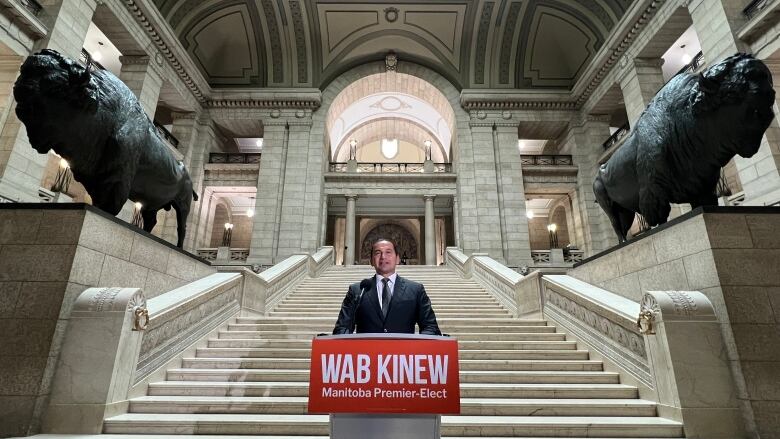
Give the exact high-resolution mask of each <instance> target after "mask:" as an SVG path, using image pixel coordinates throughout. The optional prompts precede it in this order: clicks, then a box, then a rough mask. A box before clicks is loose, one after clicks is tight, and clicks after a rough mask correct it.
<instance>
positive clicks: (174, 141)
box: [154, 121, 179, 149]
mask: <svg viewBox="0 0 780 439" xmlns="http://www.w3.org/2000/svg"><path fill="white" fill-rule="evenodd" d="M154 126H155V128H157V132H158V133H160V135H161V136H163V139H165V140H167V141H168V143H170V144H171V146H173V147H174V148H176V149H179V139H177V138H176V137H175V136H174V135H173V134H171V132H170V131H168V129H166V128H165V127H164V126H162V124H160V123H159V122H157V121H154Z"/></svg>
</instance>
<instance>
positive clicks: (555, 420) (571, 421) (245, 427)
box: [103, 413, 683, 438]
mask: <svg viewBox="0 0 780 439" xmlns="http://www.w3.org/2000/svg"><path fill="white" fill-rule="evenodd" d="M103 431H104V432H105V433H130V434H138V433H145V434H174V433H175V434H194V433H198V434H252V435H258V434H271V435H274V434H276V435H281V434H296V435H325V434H328V432H329V422H328V416H327V415H278V414H273V415H244V414H219V415H215V414H214V415H213V414H158V413H153V414H144V413H128V414H124V415H119V416H114V417H112V418H108V419H106V420H105V423H104V427H103ZM441 432H442V435H451V436H461V435H462V436H465V435H474V434H475V433H476V434H477V435H479V436H486V435H495V436H499V437H509V436H514V437H517V436H529V435H530V436H559V437H566V436H587V437H594V436H602V437H622V436H629V437H636V438H640V437H681V435H682V433H683V431H682V424H681V423H679V422H675V421H671V420H668V419H663V418H657V417H619V416H582V417H580V416H568V417H562V416H442V419H441Z"/></svg>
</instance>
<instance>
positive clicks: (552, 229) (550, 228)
mask: <svg viewBox="0 0 780 439" xmlns="http://www.w3.org/2000/svg"><path fill="white" fill-rule="evenodd" d="M547 230H549V231H551V232H555V231H556V230H558V226H557V225H555V223H552V224H549V225H547Z"/></svg>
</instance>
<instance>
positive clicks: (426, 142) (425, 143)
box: [423, 140, 431, 148]
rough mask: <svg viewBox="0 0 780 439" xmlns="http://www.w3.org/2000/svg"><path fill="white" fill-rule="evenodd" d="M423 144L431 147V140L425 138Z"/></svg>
mask: <svg viewBox="0 0 780 439" xmlns="http://www.w3.org/2000/svg"><path fill="white" fill-rule="evenodd" d="M423 145H425V147H426V148H430V147H431V141H430V140H426V141H425V142H423Z"/></svg>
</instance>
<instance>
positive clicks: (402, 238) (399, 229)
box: [360, 223, 419, 265]
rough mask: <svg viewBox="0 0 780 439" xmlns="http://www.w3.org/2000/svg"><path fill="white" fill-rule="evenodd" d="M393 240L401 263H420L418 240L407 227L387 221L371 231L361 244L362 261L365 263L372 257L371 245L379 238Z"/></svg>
mask: <svg viewBox="0 0 780 439" xmlns="http://www.w3.org/2000/svg"><path fill="white" fill-rule="evenodd" d="M380 238H385V239H390V240H392V241H393V242H394V243H395V245H396V252H397V253H398V255H399V256H401V259H402V261H401V263H404V262H405V263H406V264H409V265H417V264H419V252H418V249H419V246H418V241H417V239H415V237H414V236H413V235H412V233H411V232H409V230H407V229H406V228H405V227H403V226H401V225H399V224H394V223H386V224H380V225H378V226H376V227H374V228H373V229H371V231H369V232H368V233H367V234H366V236H365V238H363V242H362V243H361V245H360V262H361V263H363V264H365V263H368V262H369V261H370V259H371V246H372V245H373V243H374V242H376V240H377V239H380Z"/></svg>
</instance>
